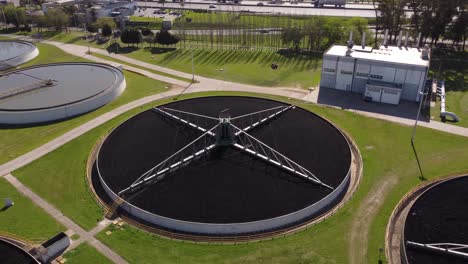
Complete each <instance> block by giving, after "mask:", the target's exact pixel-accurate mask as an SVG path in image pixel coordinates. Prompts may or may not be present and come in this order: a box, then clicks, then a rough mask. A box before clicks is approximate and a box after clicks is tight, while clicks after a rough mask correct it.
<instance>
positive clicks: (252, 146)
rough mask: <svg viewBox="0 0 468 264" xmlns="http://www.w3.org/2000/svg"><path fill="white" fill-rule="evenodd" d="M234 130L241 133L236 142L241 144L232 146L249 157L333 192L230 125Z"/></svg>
mask: <svg viewBox="0 0 468 264" xmlns="http://www.w3.org/2000/svg"><path fill="white" fill-rule="evenodd" d="M232 126H233V127H234V128H236V129H237V130H239V132H241V133H240V134H239V136H238V140H239V141H240V143H241V144H239V143H235V144H233V146H234V147H236V148H237V149H239V150H242V151H244V152H246V153H249V154H250V155H254V156H256V157H259V158H261V159H262V160H264V161H266V162H268V163H271V164H273V165H275V166H277V167H279V168H281V169H284V170H286V171H288V172H290V173H293V174H295V175H297V176H300V177H302V178H305V179H307V180H309V181H311V182H313V183H316V184H319V185H321V186H323V187H326V188H328V189H330V190H334V188H333V187H331V186H329V185H327V184H325V183H323V182H322V181H320V179H319V178H317V177H316V176H315V175H314V174H313V173H312V172H310V171H308V170H307V169H306V168H304V167H302V166H301V165H299V164H297V163H296V162H294V161H293V160H291V159H289V158H288V157H286V156H285V155H283V154H281V153H279V152H278V151H276V150H275V149H273V148H271V147H270V146H268V145H267V144H265V143H263V142H261V141H260V140H258V139H256V138H254V137H253V136H251V135H249V134H247V133H245V132H244V131H242V130H240V129H239V128H237V127H236V126H234V125H232Z"/></svg>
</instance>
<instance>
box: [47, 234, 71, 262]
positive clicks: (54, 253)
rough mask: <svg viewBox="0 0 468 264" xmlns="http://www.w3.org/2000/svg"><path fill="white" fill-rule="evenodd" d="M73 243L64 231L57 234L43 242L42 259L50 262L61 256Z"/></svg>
mask: <svg viewBox="0 0 468 264" xmlns="http://www.w3.org/2000/svg"><path fill="white" fill-rule="evenodd" d="M70 244H71V240H70V238H69V237H68V236H67V235H66V234H65V233H63V232H61V233H59V234H57V235H56V236H54V237H52V238H51V239H49V240H47V241H46V242H44V243H42V245H41V246H40V248H41V250H39V251H40V252H41V253H42V254H41V260H42V261H43V262H44V263H48V262H49V261H50V260H52V259H54V258H56V257H58V256H60V255H61V254H62V253H63V252H64V251H65V250H66V249H67V248H68V247H69V246H70Z"/></svg>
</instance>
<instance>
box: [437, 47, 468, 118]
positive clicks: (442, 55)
mask: <svg viewBox="0 0 468 264" xmlns="http://www.w3.org/2000/svg"><path fill="white" fill-rule="evenodd" d="M430 75H431V76H433V77H434V78H437V79H438V80H445V81H446V88H445V89H446V92H447V95H446V102H445V105H446V111H450V112H454V113H455V114H457V116H458V117H460V119H461V120H460V122H458V123H451V124H454V125H459V126H463V127H468V52H453V51H444V50H440V51H437V52H436V53H435V54H434V55H433V61H432V62H431V72H430ZM431 115H432V116H433V117H434V118H435V120H441V119H440V101H438V102H437V104H436V106H435V107H434V108H432V109H431Z"/></svg>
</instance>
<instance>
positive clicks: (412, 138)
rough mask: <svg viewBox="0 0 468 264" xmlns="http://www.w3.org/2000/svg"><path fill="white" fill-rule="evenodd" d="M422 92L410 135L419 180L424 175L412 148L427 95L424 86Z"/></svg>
mask: <svg viewBox="0 0 468 264" xmlns="http://www.w3.org/2000/svg"><path fill="white" fill-rule="evenodd" d="M423 89H424V92H419V94H420V95H421V101H419V108H418V113H417V114H416V121H415V122H414V126H413V132H412V134H411V147H412V148H413V151H414V156H415V157H416V162H417V163H418V168H419V173H420V174H421V176H420V178H421V179H422V180H424V179H425V178H424V174H423V171H422V168H421V162H420V161H419V156H418V153H417V152H416V147H415V146H414V137H415V136H416V127H417V126H418V121H419V116H420V114H421V109H422V105H423V103H424V99H425V96H426V95H427V94H428V91H427V88H426V86H424V88H423Z"/></svg>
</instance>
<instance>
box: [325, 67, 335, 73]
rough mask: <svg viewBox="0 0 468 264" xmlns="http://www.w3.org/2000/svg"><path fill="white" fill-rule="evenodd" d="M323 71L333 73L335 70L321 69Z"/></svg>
mask: <svg viewBox="0 0 468 264" xmlns="http://www.w3.org/2000/svg"><path fill="white" fill-rule="evenodd" d="M323 71H324V72H332V73H335V69H330V68H323Z"/></svg>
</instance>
